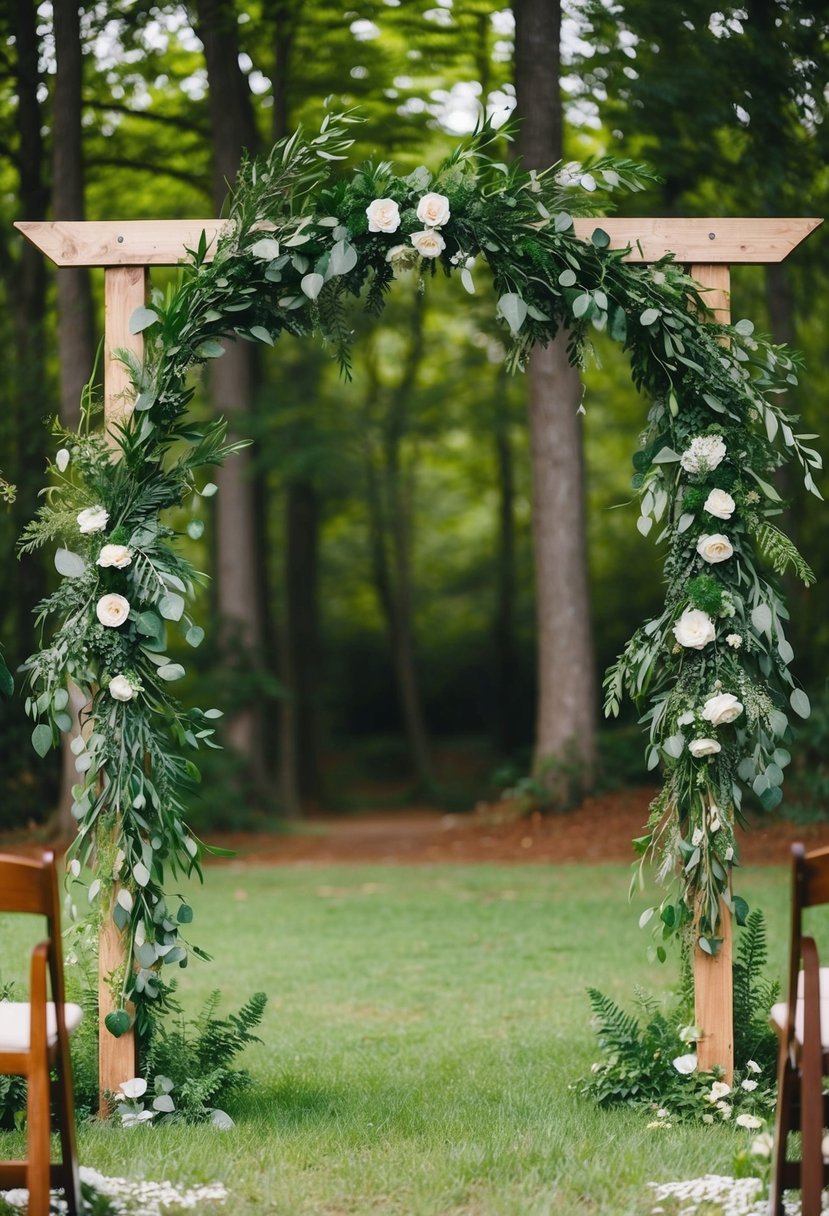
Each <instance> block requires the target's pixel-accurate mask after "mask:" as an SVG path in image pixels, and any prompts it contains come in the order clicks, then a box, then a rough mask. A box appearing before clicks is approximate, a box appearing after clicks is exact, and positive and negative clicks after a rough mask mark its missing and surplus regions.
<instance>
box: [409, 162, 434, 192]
mask: <svg viewBox="0 0 829 1216" xmlns="http://www.w3.org/2000/svg"><path fill="white" fill-rule="evenodd" d="M403 180H404V182H405V183H406V185H407V186H411V188H412V189H413V190H428V189H429V186H430V184H431V181H432V175H431V173H430V172H429V170H428V169H427V168H426V166H425V165H418V166H417V168H416V169H413V170H412V172H411V173H410V174H409V176H408V177H404V178H403Z"/></svg>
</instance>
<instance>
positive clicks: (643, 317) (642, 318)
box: [639, 308, 662, 327]
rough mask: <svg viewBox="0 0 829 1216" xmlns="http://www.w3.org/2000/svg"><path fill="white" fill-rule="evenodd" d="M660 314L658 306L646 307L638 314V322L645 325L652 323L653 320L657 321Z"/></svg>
mask: <svg viewBox="0 0 829 1216" xmlns="http://www.w3.org/2000/svg"><path fill="white" fill-rule="evenodd" d="M661 315H662V314H661V313H660V311H659V309H658V308H646V309H645V311H644V312H641V313H640V314H639V324H640V325H644V326H646V327H647V326H649V325H653V323H654V321H658V320H659V318H660V316H661Z"/></svg>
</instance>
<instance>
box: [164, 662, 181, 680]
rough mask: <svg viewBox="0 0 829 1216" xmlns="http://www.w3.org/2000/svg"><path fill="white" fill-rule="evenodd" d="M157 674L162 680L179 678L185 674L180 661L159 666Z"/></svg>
mask: <svg viewBox="0 0 829 1216" xmlns="http://www.w3.org/2000/svg"><path fill="white" fill-rule="evenodd" d="M158 675H159V677H160V678H161V679H162V680H180V679H181V677H182V676H183V675H185V670H184V668H183V667H182V665H181V663H165V664H164V666H163V667H159V669H158Z"/></svg>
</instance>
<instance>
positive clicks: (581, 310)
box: [572, 291, 592, 317]
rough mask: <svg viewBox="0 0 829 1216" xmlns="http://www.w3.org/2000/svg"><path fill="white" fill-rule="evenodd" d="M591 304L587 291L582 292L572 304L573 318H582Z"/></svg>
mask: <svg viewBox="0 0 829 1216" xmlns="http://www.w3.org/2000/svg"><path fill="white" fill-rule="evenodd" d="M591 303H592V299H591V296H590V292H589V291H583V292H582V293H581V295H579V296H576V298H575V300H574V301H573V304H572V309H573V316H574V317H583V316H584V314H585V313H586V312H587V310H588V308H589V307H590V305H591Z"/></svg>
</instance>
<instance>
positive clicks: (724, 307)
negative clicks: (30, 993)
mask: <svg viewBox="0 0 829 1216" xmlns="http://www.w3.org/2000/svg"><path fill="white" fill-rule="evenodd" d="M597 222H599V221H598V217H595V216H593V217H590V218H583V219H576V220H574V225H575V232H576V235H577V236H578V237H580V238H581V239H583V240H588V241H589V239H590V236H591V234H592V232H593V231H594V230H595V228H596V224H597ZM600 222H601V226H602V228H603V229H604V230H605V231H606V232H607V233H608V235H609V236H610V240H611V247H612V248H614V249H628V254H627V258H626V260H627V261H630V262H639V263H645V262H656V261H659V260H660V258H663V257H664V256H665V255H666V254H667V253H672V254H673V255H674V257H675V259H676V261H677V262H680V263H682V264H684V265H687V266H688V267H689V270H690V273H691V275H692V277H693V278H694V279H696V281H697V282H698V283H699V284H700V285H701V286H702V287H703V288H704V289H705V292H706V296H705V298H706V302H707V304H708V308H709V311H710V313H711V315H712V318H713V319H715V320H717V321H720V322H724V323H727V322H728V321H730V319H731V271H730V267H731V266H732V265H740V264H747V263H754V264H766V263H772V262H782V261H783V260H784V259H785V258H786V257H788V255H789V254H790V253H791V252H792V250H794V249H795V248H796V247H797V246H798V245H799V244H800V243H801V242H802V241H804V240H805V239H806V238H807V237H808V236H810V235H811V233H812V232H814V230H815V229H816V228H817V227H818V226H819V225H820V224H821V223H822V220H820V219H813V218H810V219H753V218H752V219H738V218H728V219H696V218H695V219H671V218H666V219H615V218H601V221H600ZM15 227H16V228H18V229H19V231H20V232H21V233H22V234H23V236H25V237H26V238H27V239H28V240H30V241H31V242H32V243H33V244H34V245H36V246H37V248H38V249H40V250H41V251H42V252H43V253H45V254H46V255H47V256H48V257H49V258H51V260H52V261H53V262H54V263H55V265H56V266H58V267H62V266H102V267H104V283H105V287H104V300H105V314H104V315H105V330H104V352H105V353H104V418H105V426H106V427H107V428H108V427H109V426H110V425H111V424H112V423H116V422H118V421H119V420H120V419H122V418H124V417H125V416H127V415H128V414H129V413H130V412H131V410H132V406H133V396H132V394H133V390H132V385H131V381H130V378H129V374H128V372H127V369H126V367H125V366H124V364H123V363H122V362H121V361H120V359H119V358H118V355H117V354H116V352H117V351H118V350H121V349H127V350H130V351H132V352H134V353H135V354H136V355H137V356H138V357H139V358H140V357H141V355H142V353H143V338H142V336H141V334H132V333H131V332H130V324H129V322H130V317H131V316H132V314H133V312H134V311H135V309H136V308H139V307H140V306H142V305H143V304H144V303H145V300H146V295H147V285H148V277H149V269H150V267H151V266H170V265H175V264H176V263H177V262H180V261H182V260H183V259H184V258H185V257H186V256H187V254H186V251H187V250H188V249H195V248H196V247H197V246H198V244H199V239H200V237H201V234H202V232H204V233H205V235H206V237H207V241H208V242H212V243H213V244H215V240H216V238H217V237H218V236H219V235H220V234H221V232H222V229H223V227H224V221H222V220H215V219H211V220H199V219H192V220H128V221H123V222H119V221H117V220H111V221H104V222H74V221H56V222H51V223H49V222H25V221H22V222H20V223H17V224H16V225H15ZM209 257H210V253H209V252H208V258H209ZM722 917H723V920H722V923H723V939H724V940H723V944H722V947H721V949H720V951H719V953H718V954H716V955H715V956H711V955H708V954H705V953H703V952H702V951H701V950H700V949H699V948H696V950H695V956H694V1004H695V1020H696V1024H697V1025H698V1026H699V1027H700V1028H701V1029H702V1031H703V1037H702V1039H701V1041H700V1042H699V1044H698V1058H699V1067H700V1069H701V1070H707V1069H710V1068H712V1067H713V1066H714V1065H715V1064H719V1065H720V1066H721V1067H723V1068H724V1069H725V1074H726V1077H727V1078H728V1080H729V1081H730V1079H731V1075H732V1072H733V1061H734V1043H733V1037H734V1036H733V1015H732V1006H733V989H732V966H731V964H732V934H731V914H730V912H729V910H728V909H727V908H725V907H723V909H722ZM124 959H125V951H124V946H123V942H122V938H121V933H120V931H119V930H118V929H117V928H116V926H115V924H114V923H113V921H112V919H111V917H107V918H105V920H104V923H103V925H102V928H101V935H100V950H99V961H98V976H99V980H98V994H99V1002H100V1006H99V1064H100V1074H99V1078H100V1079H99V1083H100V1091H101V1095H102V1109H106V1103H105V1101H104V1098H103V1095H104V1094H106V1093H107V1092H109V1093H114V1092H115V1091H116V1090H117V1089H118V1087H119V1085H120V1084H121V1082H122V1081H125V1080H127V1079H129V1078H131V1077H134V1076H135V1073H136V1067H137V1062H136V1044H135V1037H134V1034H133V1033H132V1032H129V1033H127V1034H125V1035H122V1036H121V1037H120V1038H117V1039H116V1038H114V1037H113V1036H112V1035H111V1034H110V1033H109V1032H108V1031H107V1030H106V1029H105V1028H104V1018H105V1017H106V1015H107V1013H109V1012H110V1011H111V1010H112V1009H113V1008H114V1003H113V1000H112V994H111V992H110V986H109V984H108V983H107V977H108V976H109V975H110V974H111V973H112V972H113V971H114V970H115V969H117V968H119V967H120V966H123V964H124Z"/></svg>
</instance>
